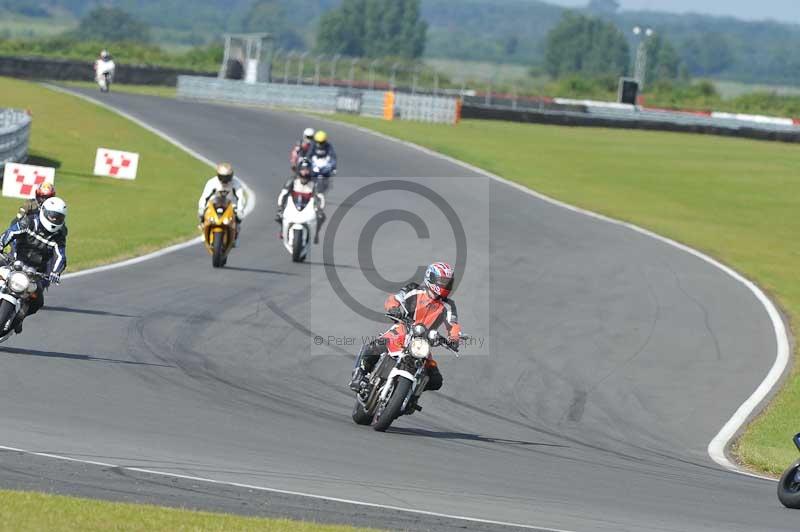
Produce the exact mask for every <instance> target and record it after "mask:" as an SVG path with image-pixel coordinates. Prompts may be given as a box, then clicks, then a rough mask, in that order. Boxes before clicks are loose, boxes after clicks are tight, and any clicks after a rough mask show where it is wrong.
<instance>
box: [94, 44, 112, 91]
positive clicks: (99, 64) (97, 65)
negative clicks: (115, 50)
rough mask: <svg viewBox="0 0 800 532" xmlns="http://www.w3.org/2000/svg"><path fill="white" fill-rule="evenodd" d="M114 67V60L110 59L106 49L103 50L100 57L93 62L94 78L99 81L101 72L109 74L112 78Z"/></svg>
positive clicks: (101, 75)
mask: <svg viewBox="0 0 800 532" xmlns="http://www.w3.org/2000/svg"><path fill="white" fill-rule="evenodd" d="M115 68H116V65H115V64H114V60H113V59H111V54H109V53H108V51H106V50H103V51H102V52H100V57H99V58H98V59H97V61H95V62H94V79H95V80H96V81H97V82H98V83H100V81H101V79H102V77H103V74H106V73H108V74H110V75H111V78H112V79H113V78H114V69H115ZM103 83H105V82H103Z"/></svg>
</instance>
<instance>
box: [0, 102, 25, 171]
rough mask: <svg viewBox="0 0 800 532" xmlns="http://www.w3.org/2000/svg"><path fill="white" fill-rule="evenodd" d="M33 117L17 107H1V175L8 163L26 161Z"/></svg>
mask: <svg viewBox="0 0 800 532" xmlns="http://www.w3.org/2000/svg"><path fill="white" fill-rule="evenodd" d="M30 131H31V117H30V116H29V115H28V114H27V113H25V112H24V111H20V110H17V109H0V175H2V170H3V169H4V168H5V165H6V163H16V162H25V160H26V159H27V158H28V139H29V137H30Z"/></svg>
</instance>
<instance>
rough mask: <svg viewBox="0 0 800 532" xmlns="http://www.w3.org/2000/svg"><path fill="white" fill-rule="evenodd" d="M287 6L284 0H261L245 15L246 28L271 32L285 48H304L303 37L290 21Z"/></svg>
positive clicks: (277, 43)
mask: <svg viewBox="0 0 800 532" xmlns="http://www.w3.org/2000/svg"><path fill="white" fill-rule="evenodd" d="M286 8H287V6H286V3H285V2H283V1H282V0H259V1H258V2H256V3H255V4H253V5H252V6H251V7H250V10H249V11H248V12H247V14H246V15H245V18H244V23H243V26H244V30H245V31H248V32H259V33H261V32H265V33H271V34H272V35H273V36H274V37H275V43H276V45H277V46H279V47H281V48H283V49H284V50H295V49H300V48H304V47H305V42H304V41H303V37H302V36H301V35H300V34H299V33H298V32H297V31H296V30H295V29H294V28H293V27H292V26H291V24H289V22H288V19H287V12H286Z"/></svg>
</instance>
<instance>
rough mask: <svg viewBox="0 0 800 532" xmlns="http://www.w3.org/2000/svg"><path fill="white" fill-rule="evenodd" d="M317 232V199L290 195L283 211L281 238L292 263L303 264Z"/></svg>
mask: <svg viewBox="0 0 800 532" xmlns="http://www.w3.org/2000/svg"><path fill="white" fill-rule="evenodd" d="M316 232H317V198H315V197H314V196H311V197H308V198H307V197H304V196H302V195H296V194H290V196H289V200H288V201H287V202H286V207H285V208H284V210H283V220H282V226H281V237H282V238H283V245H284V247H285V248H286V250H287V251H288V252H289V253H291V254H292V261H293V262H303V261H304V260H306V259H307V258H308V255H309V252H310V251H311V243H312V239H313V236H312V235H316Z"/></svg>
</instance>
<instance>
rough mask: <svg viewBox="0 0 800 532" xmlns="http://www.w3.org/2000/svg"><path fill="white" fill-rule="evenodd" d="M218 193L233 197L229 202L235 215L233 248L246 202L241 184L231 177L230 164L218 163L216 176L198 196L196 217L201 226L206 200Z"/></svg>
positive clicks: (236, 241)
mask: <svg viewBox="0 0 800 532" xmlns="http://www.w3.org/2000/svg"><path fill="white" fill-rule="evenodd" d="M220 191H225V192H227V193H228V196H233V197H232V198H231V201H233V203H234V213H235V214H236V240H235V241H234V243H233V246H234V247H236V246H237V245H238V244H239V232H240V230H241V228H242V213H243V212H244V209H245V206H246V205H247V200H246V199H245V194H244V188H243V186H242V182H241V181H240V180H239V178H238V177H236V176H235V175H233V166H231V163H219V164H218V165H217V175H215V176H214V177H212V178H211V179H209V180H208V182H206V186H205V188H203V193H202V194H200V199H199V200H198V202H197V216H198V217H199V218H200V223H201V224H202V223H203V222H204V221H205V220H204V214H205V211H206V205H207V204H208V200H210V199H211V197H212V196H213V195H214V194H216V193H217V192H220Z"/></svg>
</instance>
